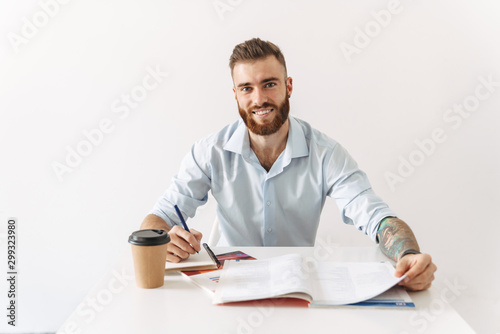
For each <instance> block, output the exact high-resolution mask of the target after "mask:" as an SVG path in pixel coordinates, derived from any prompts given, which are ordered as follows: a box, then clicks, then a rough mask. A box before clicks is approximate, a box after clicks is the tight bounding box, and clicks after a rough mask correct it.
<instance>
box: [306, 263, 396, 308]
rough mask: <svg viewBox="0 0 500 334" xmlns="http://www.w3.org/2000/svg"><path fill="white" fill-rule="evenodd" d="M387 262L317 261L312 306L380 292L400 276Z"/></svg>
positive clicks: (351, 301)
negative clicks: (395, 274) (396, 275)
mask: <svg viewBox="0 0 500 334" xmlns="http://www.w3.org/2000/svg"><path fill="white" fill-rule="evenodd" d="M394 272H395V269H394V268H393V267H392V265H391V264H390V263H388V262H316V270H315V272H313V271H312V272H311V273H310V278H311V281H312V283H313V284H312V286H313V292H312V296H313V299H314V301H313V302H312V303H311V306H327V305H345V304H354V303H359V302H361V301H365V300H367V299H370V298H373V297H375V296H378V295H380V294H381V293H383V292H385V291H387V290H389V289H390V288H392V287H393V286H394V285H396V284H397V283H398V282H400V281H401V280H402V279H403V278H404V276H403V277H399V278H397V277H395V276H394Z"/></svg>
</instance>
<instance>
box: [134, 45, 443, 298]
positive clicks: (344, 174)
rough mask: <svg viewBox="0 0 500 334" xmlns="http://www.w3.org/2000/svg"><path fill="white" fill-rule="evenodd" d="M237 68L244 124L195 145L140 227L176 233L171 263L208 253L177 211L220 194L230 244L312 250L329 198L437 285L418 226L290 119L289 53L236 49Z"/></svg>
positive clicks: (413, 283)
mask: <svg viewBox="0 0 500 334" xmlns="http://www.w3.org/2000/svg"><path fill="white" fill-rule="evenodd" d="M229 66H230V68H231V74H232V78H233V84H234V87H233V91H234V94H235V99H236V102H237V104H238V109H239V113H240V116H241V118H242V120H240V121H238V122H236V123H234V124H232V125H228V126H226V127H225V128H224V129H222V130H221V131H219V132H217V133H215V134H213V135H211V136H208V137H206V138H204V139H202V140H201V141H199V142H197V143H195V144H194V145H193V147H192V149H191V152H190V153H189V154H188V155H187V156H186V157H185V158H184V160H183V162H182V166H181V169H180V171H179V174H178V175H176V176H175V177H174V179H173V182H172V184H171V186H170V187H169V188H168V189H167V191H166V192H165V193H164V195H163V196H162V197H161V198H160V199H159V200H158V202H157V203H156V205H155V207H154V209H153V210H152V211H151V213H150V214H149V215H148V216H146V218H145V220H144V222H143V223H142V226H141V228H143V229H146V228H156V229H164V230H167V231H169V235H170V237H171V242H170V243H169V245H168V255H167V261H171V262H179V261H180V260H181V259H185V258H187V257H188V256H189V254H193V253H194V252H195V251H199V250H200V240H201V237H202V235H201V233H200V232H198V231H196V230H194V229H191V233H188V232H187V231H185V230H184V229H183V228H182V227H180V226H179V225H180V224H179V218H177V216H176V213H175V210H174V205H175V204H177V205H178V206H179V208H180V209H181V211H182V213H183V215H185V216H189V217H193V216H194V214H195V211H196V208H197V207H198V206H200V205H202V204H204V203H205V202H206V201H207V194H208V192H209V191H211V192H212V194H213V196H214V198H215V200H216V201H217V218H218V220H219V222H220V230H221V233H222V237H223V239H224V240H225V242H226V243H228V244H230V245H234V246H243V245H247V246H313V245H314V240H315V238H316V231H317V228H318V224H319V218H320V214H321V210H322V208H323V205H324V203H325V200H326V197H327V196H330V197H333V198H335V200H336V203H337V205H338V206H339V208H340V211H341V213H342V219H343V221H344V222H345V223H347V224H353V225H355V226H356V227H357V228H358V229H359V230H361V231H362V232H364V233H365V234H367V235H368V236H369V237H370V238H371V239H372V240H373V241H374V242H379V245H380V248H381V250H382V251H383V252H384V254H386V255H387V256H388V257H390V258H392V259H394V260H395V261H397V266H396V275H397V276H398V277H400V276H402V275H403V274H406V275H407V278H406V279H405V280H404V281H403V282H402V283H401V284H402V285H404V286H406V287H407V288H408V289H411V290H422V289H427V288H428V287H430V285H431V282H432V280H433V279H434V272H435V271H436V266H435V265H434V264H433V263H432V260H431V257H430V256H429V255H427V254H420V252H419V246H418V243H417V241H416V239H415V236H414V235H413V233H412V231H411V229H410V227H409V226H408V225H407V224H406V223H404V222H403V221H402V220H400V219H398V218H396V215H395V214H394V213H393V212H392V211H391V210H390V209H389V207H388V206H387V205H386V204H385V203H384V202H383V201H382V200H381V199H380V198H379V197H378V196H377V195H375V193H374V192H373V190H372V189H371V186H370V183H369V182H368V179H367V177H366V175H365V173H363V172H362V171H361V170H360V169H359V168H358V166H357V164H356V162H355V161H354V160H353V159H352V158H351V157H350V156H349V154H348V153H347V151H346V150H345V149H344V148H343V147H342V146H340V145H339V144H338V143H337V142H335V141H334V140H333V139H331V138H329V137H327V136H326V135H324V134H322V133H321V132H319V131H317V130H315V129H313V128H311V126H310V125H309V124H308V123H306V122H304V121H302V120H299V119H296V118H294V117H291V116H290V117H289V115H288V114H289V110H290V104H289V97H290V96H291V94H292V91H293V81H292V78H291V77H288V76H287V70H286V63H285V59H284V56H283V54H282V53H281V51H280V49H279V48H278V47H277V46H276V45H274V44H273V43H270V42H264V41H262V40H260V39H258V38H255V39H252V40H249V41H246V42H244V43H241V44H239V45H237V46H236V47H235V48H234V50H233V54H232V55H231V58H230V63H229Z"/></svg>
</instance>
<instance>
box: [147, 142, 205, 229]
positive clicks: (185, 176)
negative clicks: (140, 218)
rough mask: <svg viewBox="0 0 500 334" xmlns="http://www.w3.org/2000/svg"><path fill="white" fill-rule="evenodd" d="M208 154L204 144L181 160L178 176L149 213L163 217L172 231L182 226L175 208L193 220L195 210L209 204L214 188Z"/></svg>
mask: <svg viewBox="0 0 500 334" xmlns="http://www.w3.org/2000/svg"><path fill="white" fill-rule="evenodd" d="M208 154H209V148H208V147H207V145H206V143H205V142H203V141H200V142H197V143H196V144H194V145H193V146H192V148H191V151H190V152H189V153H188V154H187V155H186V156H185V157H184V159H183V160H182V163H181V166H180V169H179V172H178V174H177V175H175V176H174V177H173V178H172V182H171V184H170V186H169V187H168V188H167V190H166V191H165V192H164V193H163V195H162V196H161V197H160V198H159V199H158V200H157V202H156V204H155V206H154V207H153V209H152V210H151V211H150V212H149V213H151V214H154V215H157V216H159V217H161V218H162V219H163V220H165V222H166V223H167V224H168V225H169V226H170V227H173V226H174V225H176V224H180V221H179V218H178V217H177V214H176V212H175V209H174V205H178V206H179V208H180V209H181V211H182V212H183V213H185V214H186V215H187V216H188V217H191V218H192V217H194V215H195V213H196V209H197V208H198V207H199V206H200V205H203V204H205V203H206V202H207V199H208V192H209V191H210V187H211V179H210V168H209V163H208V162H209V158H208Z"/></svg>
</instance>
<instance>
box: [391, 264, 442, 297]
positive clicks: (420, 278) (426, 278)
mask: <svg viewBox="0 0 500 334" xmlns="http://www.w3.org/2000/svg"><path fill="white" fill-rule="evenodd" d="M436 270H437V267H436V265H435V264H434V263H431V264H430V265H429V266H428V267H427V268H426V269H425V271H424V272H422V273H420V274H419V275H417V276H416V277H414V278H413V279H411V280H409V281H402V282H400V283H399V285H402V286H404V287H406V288H408V289H410V290H414V291H416V290H425V289H428V288H429V287H430V286H431V284H432V281H433V280H434V278H435V277H434V273H435V272H436Z"/></svg>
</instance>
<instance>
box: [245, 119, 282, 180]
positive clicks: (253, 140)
mask: <svg viewBox="0 0 500 334" xmlns="http://www.w3.org/2000/svg"><path fill="white" fill-rule="evenodd" d="M288 129H289V120H288V119H287V120H286V121H285V123H283V125H282V126H281V128H280V129H279V130H278V131H276V132H275V133H273V134H272V135H268V136H259V135H256V134H254V133H253V132H250V131H249V137H250V147H251V148H252V150H253V151H254V153H255V155H257V158H258V159H259V161H260V163H261V165H262V167H264V168H265V169H266V170H267V171H269V170H270V169H271V167H272V165H273V164H274V162H275V161H276V159H278V157H279V155H280V154H281V152H283V150H284V149H285V147H286V141H287V139H288Z"/></svg>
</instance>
